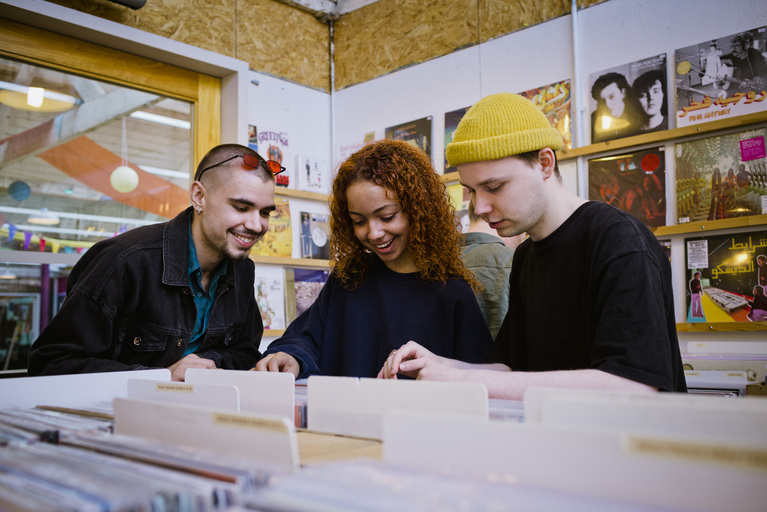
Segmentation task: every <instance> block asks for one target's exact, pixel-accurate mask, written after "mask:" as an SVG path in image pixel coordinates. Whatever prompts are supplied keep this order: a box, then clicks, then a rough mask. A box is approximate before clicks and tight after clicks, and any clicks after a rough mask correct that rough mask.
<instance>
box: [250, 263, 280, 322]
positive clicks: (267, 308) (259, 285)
mask: <svg viewBox="0 0 767 512" xmlns="http://www.w3.org/2000/svg"><path fill="white" fill-rule="evenodd" d="M254 288H255V292H256V303H257V304H258V309H259V311H260V312H261V320H262V321H263V322H264V329H284V328H285V326H286V324H285V303H284V302H283V297H284V296H285V292H284V286H283V273H282V269H280V268H277V267H274V268H272V267H269V266H266V265H263V266H262V267H261V268H259V270H258V272H257V273H256V281H255V283H254Z"/></svg>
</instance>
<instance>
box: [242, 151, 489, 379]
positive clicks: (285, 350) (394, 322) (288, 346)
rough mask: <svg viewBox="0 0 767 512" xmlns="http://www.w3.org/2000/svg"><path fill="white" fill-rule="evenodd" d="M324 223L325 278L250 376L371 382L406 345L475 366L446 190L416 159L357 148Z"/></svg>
mask: <svg viewBox="0 0 767 512" xmlns="http://www.w3.org/2000/svg"><path fill="white" fill-rule="evenodd" d="M330 213H331V221H330V226H331V267H332V269H333V270H332V272H331V275H330V278H329V279H328V281H327V283H325V286H324V287H323V288H322V291H321V292H320V294H319V296H318V297H317V300H316V301H315V302H314V304H313V305H312V306H311V307H309V308H308V309H307V310H306V311H304V313H302V314H301V315H300V316H299V317H298V318H296V319H295V320H294V321H293V322H292V323H291V324H290V325H289V326H288V328H287V330H286V331H285V334H284V335H283V336H282V337H281V338H279V339H277V340H275V341H274V342H273V343H272V344H271V345H270V346H269V348H268V349H267V350H266V352H265V353H264V357H263V359H261V360H260V361H259V362H258V364H257V365H256V366H255V368H254V369H255V370H266V371H282V372H292V373H293V374H294V375H295V376H296V377H298V378H304V377H307V376H309V375H339V376H354V377H375V376H376V375H377V374H378V371H379V370H380V369H381V367H382V365H383V363H384V361H385V360H386V358H387V357H388V356H389V354H390V353H391V352H392V351H393V350H395V349H397V348H399V347H400V346H401V345H402V344H403V343H406V342H407V341H409V340H418V342H419V343H421V344H424V345H426V346H428V347H429V349H430V350H432V351H434V352H436V353H439V354H441V355H443V356H446V357H451V358H457V359H460V360H463V361H467V362H476V363H480V362H484V360H485V357H486V355H487V352H488V351H489V348H490V344H491V343H492V339H491V337H490V332H489V330H488V328H487V324H486V323H485V319H484V317H483V316H482V312H481V311H480V309H479V306H478V304H477V300H476V296H475V295H474V291H473V288H474V289H476V287H477V286H478V283H477V281H476V280H475V278H474V276H473V275H472V274H471V272H470V271H469V270H467V269H466V267H465V266H464V265H463V263H462V261H461V257H460V247H459V240H460V236H461V235H460V233H459V231H458V225H457V220H456V218H455V215H454V211H453V207H452V206H451V203H450V199H449V196H448V194H447V191H446V187H445V185H444V183H442V181H441V180H440V178H439V176H438V175H437V174H436V172H434V168H433V167H432V165H431V161H430V160H429V157H428V156H427V155H426V154H425V153H424V152H423V151H421V150H420V149H418V148H416V147H414V146H412V145H410V144H407V143H405V142H401V141H394V140H383V141H378V142H374V143H371V144H369V145H367V146H365V147H363V148H362V149H360V150H359V151H357V152H356V153H354V154H353V155H352V156H350V157H349V159H347V160H346V161H345V162H344V163H343V164H341V166H340V167H339V169H338V174H337V176H336V178H335V179H334V181H333V189H332V192H331V204H330ZM469 283H471V284H469Z"/></svg>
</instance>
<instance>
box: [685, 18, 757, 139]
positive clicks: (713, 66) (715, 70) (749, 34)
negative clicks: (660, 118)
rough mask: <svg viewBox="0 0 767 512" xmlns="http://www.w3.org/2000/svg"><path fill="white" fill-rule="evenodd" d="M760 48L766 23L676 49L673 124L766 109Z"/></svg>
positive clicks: (692, 123)
mask: <svg viewBox="0 0 767 512" xmlns="http://www.w3.org/2000/svg"><path fill="white" fill-rule="evenodd" d="M765 52H767V27H759V28H754V29H751V30H746V31H744V32H740V33H737V34H730V35H728V36H724V37H719V38H717V39H711V40H709V41H703V42H701V43H698V44H694V45H692V46H687V47H684V48H680V49H678V50H676V52H675V67H674V76H675V77H676V78H675V79H676V124H677V126H680V127H681V126H691V125H696V124H700V123H705V122H708V121H713V120H715V119H722V118H726V117H735V116H742V115H744V114H751V113H754V112H761V111H763V110H767V101H765V99H767V62H765V58H764V55H765Z"/></svg>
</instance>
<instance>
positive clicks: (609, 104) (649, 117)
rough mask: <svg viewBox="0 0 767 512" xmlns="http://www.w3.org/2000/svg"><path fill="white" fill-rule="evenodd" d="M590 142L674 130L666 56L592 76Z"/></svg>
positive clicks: (630, 63)
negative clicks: (669, 111) (670, 114)
mask: <svg viewBox="0 0 767 512" xmlns="http://www.w3.org/2000/svg"><path fill="white" fill-rule="evenodd" d="M589 85H590V87H591V98H590V111H591V143H592V144H594V143H597V142H604V141H607V140H613V139H619V138H621V137H629V136H631V135H638V134H641V133H648V132H655V131H659V130H667V129H668V128H672V126H671V125H670V124H669V118H668V100H667V98H668V88H667V84H666V54H665V53H662V54H660V55H655V56H654V57H649V58H647V59H642V60H638V61H634V62H629V63H627V64H624V65H622V66H616V67H613V68H609V69H604V70H602V71H600V72H598V73H592V74H591V75H589Z"/></svg>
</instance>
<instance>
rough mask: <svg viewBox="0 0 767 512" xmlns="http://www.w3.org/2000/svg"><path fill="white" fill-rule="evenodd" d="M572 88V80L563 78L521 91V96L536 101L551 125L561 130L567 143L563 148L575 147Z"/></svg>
mask: <svg viewBox="0 0 767 512" xmlns="http://www.w3.org/2000/svg"><path fill="white" fill-rule="evenodd" d="M570 90H571V87H570V80H562V81H559V82H554V83H553V84H549V85H544V86H542V87H536V88H535V89H530V90H529V91H524V92H521V93H519V94H520V96H524V97H525V98H527V99H529V100H530V101H532V102H533V103H535V105H536V106H537V107H538V108H539V109H541V112H543V113H544V114H545V115H546V118H547V119H548V120H549V122H550V123H551V126H553V127H554V128H556V129H557V130H558V131H559V133H560V134H561V135H562V140H563V141H564V143H565V145H564V146H563V149H570V148H572V147H573V136H572V132H571V129H570V126H571V118H572V106H571V104H570Z"/></svg>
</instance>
